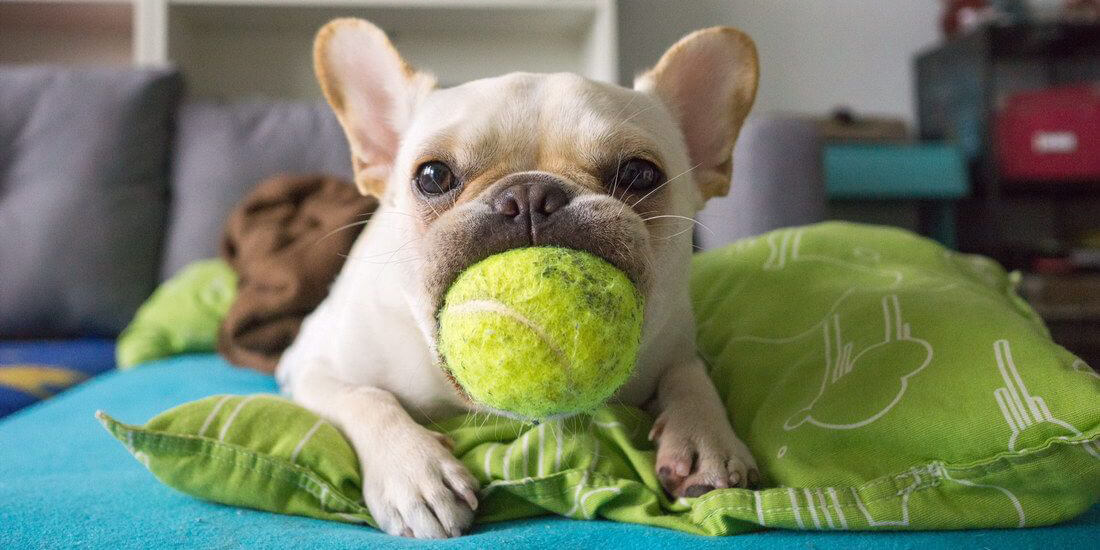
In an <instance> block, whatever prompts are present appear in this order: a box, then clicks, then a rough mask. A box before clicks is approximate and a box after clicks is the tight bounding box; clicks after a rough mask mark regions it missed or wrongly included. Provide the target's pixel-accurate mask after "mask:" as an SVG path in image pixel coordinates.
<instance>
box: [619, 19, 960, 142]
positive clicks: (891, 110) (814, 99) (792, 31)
mask: <svg viewBox="0 0 1100 550" xmlns="http://www.w3.org/2000/svg"><path fill="white" fill-rule="evenodd" d="M619 13H620V17H619V61H620V76H621V79H622V82H624V83H628V82H631V81H632V80H633V76H634V75H635V74H636V73H638V72H640V71H643V70H645V69H646V68H647V67H649V66H650V65H652V64H653V63H654V62H656V60H657V58H658V57H659V56H660V55H661V53H662V52H663V51H664V50H665V48H667V47H668V46H669V45H671V44H672V43H673V42H675V41H676V40H677V39H678V38H679V37H680V36H682V35H684V34H686V33H687V32H689V31H691V30H694V29H697V28H702V27H708V26H713V25H732V26H735V27H738V28H740V29H742V30H744V31H745V32H747V33H749V34H750V35H752V37H753V39H754V40H756V44H757V48H758V49H759V52H760V58H761V82H760V91H759V95H758V96H757V106H756V109H757V111H756V112H768V111H784V112H799V113H804V112H809V113H825V112H828V111H830V110H831V109H833V108H834V107H835V106H838V105H849V106H851V107H852V108H854V109H856V110H857V111H858V112H863V113H880V114H890V115H898V116H901V117H903V118H905V119H906V120H908V121H912V120H913V119H914V110H915V107H914V100H913V93H912V90H913V84H912V66H911V59H912V56H913V54H915V53H916V52H918V51H920V50H922V49H924V48H926V47H928V46H930V45H932V44H934V43H936V41H937V40H938V39H939V14H940V2H939V1H938V0H681V1H675V2H673V1H668V0H620V3H619Z"/></svg>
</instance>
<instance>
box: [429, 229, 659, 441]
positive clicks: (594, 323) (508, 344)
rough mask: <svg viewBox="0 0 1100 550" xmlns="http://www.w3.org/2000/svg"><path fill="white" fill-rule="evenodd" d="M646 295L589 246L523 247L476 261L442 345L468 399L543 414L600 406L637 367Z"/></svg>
mask: <svg viewBox="0 0 1100 550" xmlns="http://www.w3.org/2000/svg"><path fill="white" fill-rule="evenodd" d="M642 313H643V303H642V296H641V293H639V292H638V289H637V288H636V287H635V286H634V285H633V284H632V283H631V281H630V279H629V278H628V277H627V276H626V274H624V273H623V272H622V271H620V270H618V269H617V268H615V267H614V266H612V265H611V264H610V263H608V262H607V261H605V260H603V259H602V258H599V257H597V256H595V255H592V254H589V253H587V252H581V251H578V250H572V249H566V248H553V247H533V248H518V249H513V250H509V251H507V252H504V253H501V254H497V255H495V256H491V257H489V258H486V259H485V260H482V261H481V262H478V263H477V264H474V265H473V266H471V267H470V268H468V269H467V270H466V271H464V272H463V273H462V274H461V275H459V277H458V279H457V280H455V282H454V284H453V285H452V286H451V288H450V289H449V290H448V291H447V295H446V297H445V298H444V303H443V307H442V308H441V309H440V310H439V340H438V344H439V351H440V353H441V354H442V356H443V359H444V362H445V367H446V368H447V369H448V370H449V371H450V373H451V375H452V376H453V377H454V378H455V380H456V381H458V383H459V384H461V386H462V387H463V389H464V390H465V391H466V393H468V394H469V395H470V397H471V398H472V399H473V400H474V401H477V402H479V403H482V404H485V405H488V406H490V407H492V408H494V409H498V410H502V411H508V412H511V413H515V414H517V415H519V416H522V417H524V418H527V419H532V420H539V419H544V418H547V417H550V416H553V415H557V414H563V413H576V412H584V411H589V410H591V409H594V408H595V407H597V406H599V405H600V404H602V403H603V402H604V401H606V400H607V399H608V398H609V397H611V395H612V394H614V393H615V391H616V390H618V389H619V387H620V386H622V385H623V383H625V382H626V380H627V378H629V377H630V373H631V372H632V371H633V370H634V361H635V359H636V357H637V354H638V346H639V345H640V342H641V335H642Z"/></svg>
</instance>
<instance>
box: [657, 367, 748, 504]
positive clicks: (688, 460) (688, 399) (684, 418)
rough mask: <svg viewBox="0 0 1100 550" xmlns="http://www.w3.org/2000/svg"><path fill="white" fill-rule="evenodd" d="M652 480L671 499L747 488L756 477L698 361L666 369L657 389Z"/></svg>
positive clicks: (716, 393) (746, 449)
mask: <svg viewBox="0 0 1100 550" xmlns="http://www.w3.org/2000/svg"><path fill="white" fill-rule="evenodd" d="M653 404H654V406H655V411H654V412H655V414H656V415H657V420H656V422H654V423H653V430H652V431H651V432H650V433H649V439H650V440H651V441H656V442H657V477H658V478H659V479H660V480H661V484H662V485H664V487H665V490H666V491H668V492H669V494H671V495H672V496H675V497H697V496H699V495H702V494H704V493H706V492H709V491H712V490H714V489H720V488H724V487H748V486H755V485H756V484H757V483H759V480H760V474H759V471H758V470H757V467H756V461H755V460H754V459H753V457H752V454H751V453H750V452H749V449H748V447H746V446H745V444H744V443H743V442H742V441H741V440H740V439H739V438H738V437H737V435H736V434H734V433H733V427H732V426H731V425H730V421H729V418H728V417H727V416H726V407H725V405H723V403H722V401H721V399H719V397H718V391H717V390H716V389H715V388H714V383H713V382H712V381H711V379H710V377H709V376H707V373H706V369H705V368H704V366H703V362H702V360H700V359H698V358H694V359H692V360H691V361H689V362H688V363H686V364H682V365H677V366H673V367H671V368H669V369H668V370H667V371H666V372H665V373H664V375H663V376H662V377H661V379H660V381H659V382H658V386H657V395H656V399H655V400H654V402H653Z"/></svg>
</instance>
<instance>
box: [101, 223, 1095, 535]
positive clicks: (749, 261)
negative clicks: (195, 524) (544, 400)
mask: <svg viewBox="0 0 1100 550" xmlns="http://www.w3.org/2000/svg"><path fill="white" fill-rule="evenodd" d="M1014 286H1015V281H1014V279H1013V278H1012V277H1011V276H1009V275H1007V274H1006V273H1005V272H1004V271H1003V270H1002V269H1001V268H1000V267H999V266H997V265H996V264H995V263H993V262H991V261H989V260H987V259H983V258H979V257H974V256H963V255H959V254H955V253H953V252H950V251H948V250H946V249H944V248H942V247H940V246H939V245H937V244H935V243H933V242H931V241H928V240H925V239H922V238H920V237H916V236H914V235H912V234H910V233H906V232H903V231H899V230H893V229H884V228H875V227H868V226H859V225H851V224H838V223H829V224H821V225H816V226H809V227H804V228H794V229H788V230H781V231H777V232H773V233H769V234H767V235H764V236H762V237H759V238H756V239H751V240H746V241H743V242H740V243H737V244H735V245H733V246H730V247H728V248H725V249H722V250H719V251H715V252H709V253H705V254H701V255H699V256H698V257H697V258H696V260H695V265H694V273H693V288H694V300H695V306H696V311H697V317H698V319H699V327H698V331H699V345H700V351H701V353H702V355H703V357H704V358H705V359H706V361H707V362H708V364H709V365H710V368H711V375H712V377H713V378H714V380H715V383H716V384H717V386H718V388H719V391H720V393H721V395H722V397H723V399H724V400H725V401H726V403H727V404H728V406H729V410H730V414H731V418H732V419H733V422H734V425H735V427H736V429H737V431H738V433H739V434H740V435H741V436H742V437H743V438H744V439H745V440H746V442H747V443H748V445H749V446H750V447H751V448H752V450H753V452H754V453H755V455H756V457H757V460H758V462H759V464H760V467H761V469H762V473H763V475H764V478H765V485H766V486H768V487H770V488H768V489H763V490H760V491H750V490H746V489H725V490H719V491H715V492H712V493H709V494H706V495H704V496H702V497H699V498H695V499H681V500H679V501H670V500H669V499H668V498H667V497H666V496H665V495H664V493H663V492H662V491H661V489H660V486H659V484H658V482H657V480H656V478H655V476H654V473H653V468H654V465H653V461H654V450H653V448H652V446H651V444H650V443H649V442H648V441H646V439H645V435H646V433H647V432H648V428H649V424H650V422H651V419H650V418H648V417H647V416H646V415H645V414H644V413H642V412H641V411H638V410H636V409H632V408H629V407H621V406H614V407H605V408H603V409H601V410H599V411H597V412H596V413H594V414H593V415H591V416H578V417H573V418H571V419H568V420H565V421H555V422H549V423H544V424H541V425H539V426H537V427H531V426H524V425H522V424H519V423H517V422H515V421H512V420H507V419H503V418H492V419H486V418H485V417H484V416H481V417H478V418H477V419H476V421H474V420H471V419H470V418H468V417H461V418H456V419H452V420H450V421H447V422H444V423H442V424H439V425H434V426H431V428H432V429H437V430H440V431H443V432H446V433H448V434H450V435H451V436H452V437H453V438H454V439H455V441H456V443H457V445H456V448H455V452H456V454H457V455H458V456H459V457H460V458H461V459H462V460H463V461H464V462H465V463H466V465H467V466H469V467H470V469H471V471H472V472H473V473H474V474H475V475H476V476H477V477H479V478H480V479H481V481H482V483H483V484H484V488H483V492H482V494H481V495H480V500H481V501H482V506H481V508H479V510H478V521H495V520H501V519H511V518H516V517H523V516H529V515H535V514H540V513H556V514H562V515H566V516H569V517H575V518H592V517H597V516H599V517H604V518H608V519H612V520H617V521H627V522H634V523H642V524H648V525H657V526H664V527H669V528H675V529H681V530H685V531H690V532H694V533H703V534H711V535H723V534H733V533H739V532H744V531H746V530H751V529H756V528H759V526H760V525H764V526H768V527H782V528H792V529H822V530H834V529H836V530H839V529H859V530H867V529H945V528H968V527H970V528H976V527H1020V526H1036V525H1046V524H1051V523H1056V522H1059V521H1063V520H1065V519H1068V518H1071V517H1073V516H1075V515H1077V514H1079V513H1080V512H1082V511H1084V510H1086V509H1087V508H1089V507H1090V506H1091V505H1092V504H1094V503H1095V502H1097V500H1098V499H1100V380H1098V378H1097V375H1096V374H1095V373H1094V372H1093V371H1092V370H1091V369H1090V368H1089V367H1088V366H1087V365H1085V364H1084V362H1082V361H1080V360H1079V359H1076V358H1075V357H1074V356H1073V355H1071V354H1070V353H1068V352H1067V351H1065V350H1064V349H1062V348H1060V347H1058V346H1057V345H1055V344H1054V343H1052V342H1051V341H1050V338H1049V336H1048V334H1047V332H1046V329H1045V328H1044V327H1043V325H1042V322H1041V321H1040V320H1039V318H1038V317H1037V316H1036V315H1035V314H1034V313H1033V312H1032V311H1031V310H1030V309H1029V308H1028V307H1027V305H1026V304H1025V303H1024V302H1023V301H1022V300H1020V299H1019V298H1018V297H1017V296H1016V295H1015V294H1014V292H1013V288H1014ZM100 418H101V420H102V421H103V422H104V424H105V425H106V426H107V428H108V429H109V430H110V431H111V433H113V434H114V435H115V436H116V437H117V438H118V439H119V440H120V441H122V442H123V443H124V444H125V445H126V446H127V448H128V449H130V451H131V452H132V453H134V455H135V456H136V457H137V458H138V459H139V460H141V461H142V463H144V464H145V465H146V466H147V467H148V468H149V469H150V470H151V471H152V472H153V473H154V474H155V475H156V476H157V478H158V479H160V480H161V481H163V482H164V483H166V484H168V485H171V486H173V487H176V488H177V489H180V490H182V491H184V492H187V493H189V494H192V495H195V496H198V497H200V498H205V499H210V500H214V501H217V502H223V503H226V504H233V505H239V506H248V507H252V508H259V509H264V510H270V511H274V512H281V513H290V514H299V515H305V516H310V517H317V518H323V519H332V520H338V521H350V522H361V523H367V524H370V523H371V521H372V520H371V519H370V516H369V513H368V511H367V510H366V508H365V507H364V506H363V505H362V504H361V503H360V495H359V483H360V478H359V472H358V468H357V466H356V460H355V455H354V452H353V451H352V450H351V447H350V446H349V445H348V444H347V442H346V441H345V440H344V439H343V438H342V437H341V436H340V434H339V432H338V431H337V430H336V429H335V428H334V427H332V426H331V425H330V424H328V423H327V422H324V421H322V420H319V419H318V418H317V417H316V416H315V415H313V414H312V413H310V412H308V411H306V410H304V409H301V408H300V407H298V406H297V405H294V404H292V403H290V402H287V401H285V400H283V399H281V398H278V397H275V396H269V395H258V396H247V397H245V396H215V397H210V398H207V399H203V400H201V401H197V402H193V403H189V404H185V405H182V406H180V407H177V408H175V409H172V410H170V411H167V412H165V413H162V414H161V415H159V416H157V417H156V418H154V419H153V420H151V421H150V422H149V423H148V424H147V425H146V426H144V427H137V426H129V425H126V424H121V423H118V422H116V421H114V420H112V419H111V418H109V417H108V416H106V415H105V414H102V413H101V414H100Z"/></svg>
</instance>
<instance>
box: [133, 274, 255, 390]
mask: <svg viewBox="0 0 1100 550" xmlns="http://www.w3.org/2000/svg"><path fill="white" fill-rule="evenodd" d="M236 296H237V274H236V272H234V271H233V269H232V268H230V267H229V265H228V264H226V263H225V262H224V261H222V260H202V261H199V262H195V263H193V264H191V265H189V266H187V268H186V269H184V270H182V271H180V272H179V273H177V274H176V275H175V276H173V277H172V278H171V279H169V280H167V281H165V282H164V283H163V284H161V285H160V286H159V287H158V288H157V290H156V292H154V293H153V295H152V296H150V297H149V299H148V300H146V301H145V303H144V304H142V306H141V308H139V309H138V311H137V314H136V315H135V316H134V320H133V321H131V322H130V324H129V325H128V326H127V327H126V330H124V331H122V334H121V335H119V337H118V343H117V344H116V346H115V362H116V363H118V366H119V368H123V369H126V368H130V367H133V366H135V365H138V364H139V363H144V362H146V361H152V360H154V359H160V358H163V357H170V356H172V355H179V354H181V353H190V352H203V351H214V346H215V344H216V343H217V340H218V325H219V324H220V323H221V320H222V318H224V317H225V313H226V312H227V311H229V306H230V305H232V304H233V299H234V298H235V297H236Z"/></svg>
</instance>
